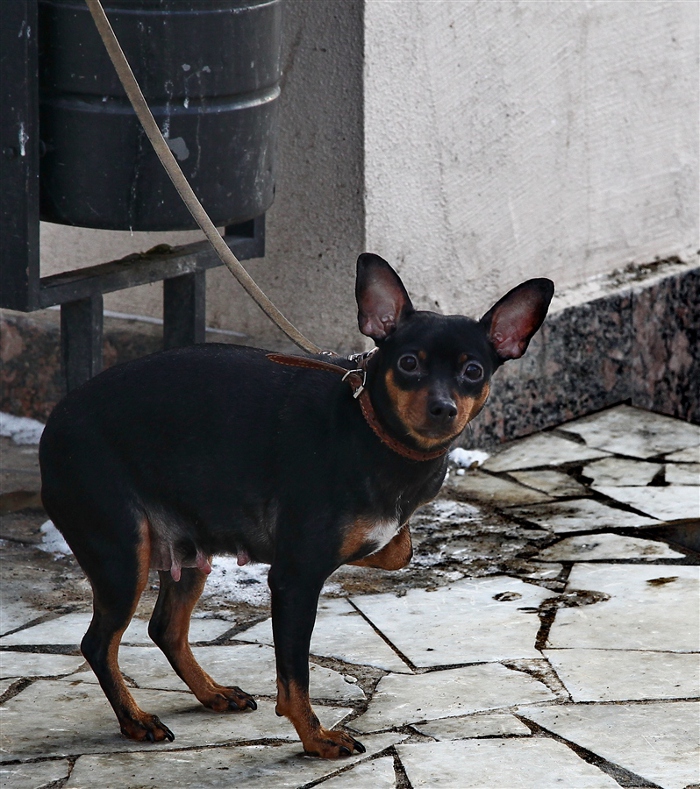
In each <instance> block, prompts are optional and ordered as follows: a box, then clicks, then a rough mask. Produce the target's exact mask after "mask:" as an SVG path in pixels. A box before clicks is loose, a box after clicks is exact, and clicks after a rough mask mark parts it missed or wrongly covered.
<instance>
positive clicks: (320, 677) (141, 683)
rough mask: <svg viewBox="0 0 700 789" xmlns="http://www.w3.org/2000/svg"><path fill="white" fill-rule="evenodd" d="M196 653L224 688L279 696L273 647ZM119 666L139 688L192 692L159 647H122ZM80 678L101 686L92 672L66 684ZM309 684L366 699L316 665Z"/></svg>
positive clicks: (335, 697) (315, 693)
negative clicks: (235, 688) (235, 687)
mask: <svg viewBox="0 0 700 789" xmlns="http://www.w3.org/2000/svg"><path fill="white" fill-rule="evenodd" d="M192 652H193V654H194V656H195V658H196V660H197V661H198V662H199V663H200V665H201V666H202V668H203V669H204V670H205V671H206V672H207V674H209V675H210V676H211V677H213V678H214V680H215V681H216V682H218V683H220V684H221V685H227V686H231V685H237V686H239V687H241V688H243V690H245V691H246V692H248V693H251V694H252V695H254V696H258V695H262V696H276V694H277V682H276V676H277V671H276V667H275V651H274V649H272V648H271V647H267V646H263V645H262V644H257V645H253V644H240V645H238V646H232V647H231V646H210V647H194V648H193V650H192ZM81 662H82V661H81ZM119 667H120V668H121V670H122V673H123V674H125V675H126V676H127V677H129V678H130V679H132V680H133V681H134V682H135V683H136V685H137V686H138V687H139V688H148V689H151V690H178V691H187V690H188V688H187V686H186V685H185V683H184V682H183V681H182V680H181V679H180V678H179V677H178V676H177V674H176V673H175V671H174V670H173V668H172V666H171V665H170V663H169V662H168V660H167V658H166V657H165V655H164V654H163V653H162V652H161V651H160V649H158V647H121V649H120V650H119ZM76 678H80V679H82V680H83V681H84V682H89V683H92V684H97V677H96V676H95V675H94V674H93V673H92V671H91V670H90V669H88V670H87V671H85V672H81V673H80V674H75V675H73V676H69V677H64V681H65V682H70V681H72V680H73V679H76ZM309 681H310V692H311V697H312V698H313V699H326V700H329V701H335V702H345V703H347V702H353V701H361V700H362V699H364V698H365V694H364V693H363V691H362V689H361V688H360V687H359V686H358V685H355V684H353V683H351V682H348V681H346V680H345V679H344V678H343V675H342V674H339V673H338V672H337V671H333V670H332V669H329V668H325V667H323V666H317V665H315V664H313V663H312V664H311V666H310V667H309Z"/></svg>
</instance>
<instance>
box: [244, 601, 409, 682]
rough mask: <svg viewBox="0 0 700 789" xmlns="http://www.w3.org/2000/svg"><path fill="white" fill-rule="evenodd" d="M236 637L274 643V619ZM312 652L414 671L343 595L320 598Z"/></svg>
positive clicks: (398, 669)
mask: <svg viewBox="0 0 700 789" xmlns="http://www.w3.org/2000/svg"><path fill="white" fill-rule="evenodd" d="M234 638H236V639H240V640H241V641H255V642H257V643H261V644H268V645H269V644H272V620H271V619H267V620H265V621H264V622H260V623H259V624H257V625H254V626H253V627H251V628H248V630H244V631H243V632H241V633H238V635H236V636H235V637H234ZM311 654H312V655H319V656H322V657H332V658H336V659H337V660H343V661H345V662H346V663H356V664H358V665H363V666H374V667H375V668H381V669H384V670H385V671H394V672H405V673H411V669H410V668H409V667H408V666H407V665H406V664H405V663H404V661H403V660H401V658H400V657H399V656H398V655H397V654H396V653H395V652H394V650H393V649H392V648H391V647H390V646H388V645H387V644H386V643H385V642H384V641H383V640H382V638H381V637H380V636H378V635H377V633H376V632H375V631H374V630H373V628H372V626H371V625H370V624H368V623H367V621H366V620H365V619H363V617H362V616H360V614H358V613H357V611H356V610H355V609H354V608H353V607H352V605H350V603H349V602H348V601H347V600H343V599H340V598H335V599H334V598H321V601H320V603H319V607H318V615H317V617H316V625H315V627H314V632H313V636H312V637H311Z"/></svg>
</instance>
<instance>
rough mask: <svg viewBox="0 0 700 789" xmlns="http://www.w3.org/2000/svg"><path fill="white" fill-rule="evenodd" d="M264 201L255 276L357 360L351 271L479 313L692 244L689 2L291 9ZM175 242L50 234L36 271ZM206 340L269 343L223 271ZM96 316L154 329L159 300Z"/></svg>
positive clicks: (141, 292)
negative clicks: (387, 268)
mask: <svg viewBox="0 0 700 789" xmlns="http://www.w3.org/2000/svg"><path fill="white" fill-rule="evenodd" d="M285 12H286V19H285V45H284V59H283V63H284V65H285V81H284V85H283V94H282V96H283V100H282V101H283V103H282V114H281V123H282V129H281V135H280V144H279V149H278V162H279V167H278V182H277V197H276V200H275V204H274V206H273V208H272V209H271V211H270V212H269V214H268V245H267V255H266V257H265V259H264V260H260V261H252V262H250V263H249V264H246V265H247V266H248V268H249V270H250V271H251V273H252V274H253V275H254V276H255V277H256V279H257V280H258V282H259V283H260V285H261V286H262V287H263V288H264V289H265V290H266V291H267V292H268V294H269V295H270V296H271V297H272V298H273V300H275V301H276V303H277V304H278V306H279V307H280V308H281V309H282V310H283V311H284V312H286V313H287V314H288V317H289V318H290V319H291V320H292V321H294V322H295V323H297V325H298V326H299V328H301V329H302V330H303V331H305V332H306V333H307V334H308V335H309V336H310V337H311V338H312V339H313V340H314V341H316V342H317V343H319V344H321V345H324V346H326V347H332V348H338V349H341V350H349V349H350V348H357V347H358V346H359V344H360V341H359V339H358V338H359V335H358V333H357V329H356V324H355V308H354V303H353V276H354V260H355V258H356V256H357V254H358V253H359V252H361V251H364V250H365V249H368V250H371V251H375V252H378V253H379V254H382V255H383V256H384V257H386V258H387V259H388V260H389V261H390V262H392V263H393V264H395V265H396V266H397V268H398V270H399V272H400V273H401V274H402V276H403V277H404V280H405V282H406V284H407V286H408V288H409V291H410V292H411V293H412V295H413V296H414V300H415V302H416V304H417V306H421V307H427V308H430V307H432V308H437V309H439V310H440V311H444V312H465V313H467V314H473V315H479V314H481V313H482V312H484V311H485V310H486V309H487V308H488V307H489V306H490V304H491V303H492V302H493V301H494V300H495V299H496V298H498V297H499V296H500V295H502V293H504V292H505V291H506V290H507V289H508V288H510V287H512V286H514V285H515V284H517V283H518V282H520V281H521V280H523V279H526V278H527V277H531V276H541V275H543V276H550V277H552V278H553V279H554V280H555V282H556V283H557V285H558V287H560V288H563V287H572V286H573V287H576V286H578V285H580V284H582V283H584V282H587V281H588V280H589V279H590V278H591V277H594V276H596V275H603V274H606V273H609V272H611V271H612V270H613V269H616V268H620V267H622V266H624V265H626V264H628V263H640V264H641V263H647V262H650V261H652V260H654V259H655V258H664V257H668V256H671V255H679V256H680V257H682V258H684V259H686V260H688V259H690V257H691V255H692V254H693V253H694V252H695V251H696V249H697V245H698V225H697V220H698V181H697V158H698V132H697V119H698V4H697V2H695V0H688V1H687V2H686V1H685V0H632V1H630V2H628V0H533V1H525V2H521V1H520V0H287V2H286V8H285ZM177 235H178V234H157V235H156V234H135V235H134V236H133V237H129V234H128V233H126V234H124V233H119V234H113V233H103V232H101V231H87V230H80V229H72V228H62V227H59V226H44V228H43V233H42V244H43V250H42V267H43V271H44V273H51V272H53V271H56V270H59V269H66V268H72V267H73V265H75V263H78V264H83V265H87V264H94V263H97V262H102V261H105V260H108V259H111V258H114V257H120V256H122V255H124V254H127V253H128V252H132V251H135V250H137V249H140V250H145V249H148V248H150V247H151V246H153V245H154V244H156V243H160V242H161V241H167V242H168V243H178V239H177ZM208 278H209V296H208V320H207V322H208V323H209V324H210V325H213V326H218V327H222V328H228V329H233V330H238V331H243V332H245V333H246V334H248V335H250V336H251V337H252V338H253V339H254V340H255V342H257V343H258V344H262V345H274V344H277V343H279V335H278V334H277V332H276V331H275V330H274V329H272V328H270V327H269V326H268V324H267V323H266V319H264V318H263V317H262V316H261V314H260V313H259V312H258V310H257V308H256V307H255V306H253V305H252V304H251V303H249V302H248V301H247V300H246V297H245V296H244V295H243V294H241V293H240V291H239V289H238V286H237V285H236V284H235V283H234V282H233V281H232V279H231V276H230V275H229V274H228V272H226V271H225V270H217V271H214V272H210V273H209V274H208ZM106 303H107V306H108V308H111V309H113V310H120V311H122V312H130V313H134V312H136V313H144V314H150V315H156V316H157V315H160V311H161V296H160V286H158V285H156V286H148V287H145V288H140V289H137V291H128V292H124V293H120V294H114V295H112V296H109V297H108V298H107V300H106Z"/></svg>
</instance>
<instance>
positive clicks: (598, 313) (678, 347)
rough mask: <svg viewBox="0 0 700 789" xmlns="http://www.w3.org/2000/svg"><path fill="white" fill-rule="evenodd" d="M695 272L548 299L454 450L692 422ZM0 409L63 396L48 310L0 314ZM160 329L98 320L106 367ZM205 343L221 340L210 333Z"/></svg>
mask: <svg viewBox="0 0 700 789" xmlns="http://www.w3.org/2000/svg"><path fill="white" fill-rule="evenodd" d="M698 305H700V267H699V266H695V267H693V266H691V265H688V264H682V263H680V262H679V261H665V262H663V263H657V264H653V265H652V266H648V267H641V268H636V269H633V270H630V271H627V272H619V273H618V274H616V275H615V277H612V278H608V279H607V280H605V281H601V282H600V283H599V284H598V285H596V286H593V287H590V286H589V287H587V288H586V289H580V292H579V294H578V297H575V298H573V299H572V298H568V299H567V296H566V294H564V295H563V297H560V298H559V299H558V306H557V304H555V305H554V307H553V310H552V312H551V313H550V315H549V317H548V318H547V321H546V322H545V325H544V326H543V328H542V330H541V331H540V332H539V333H538V335H537V336H536V337H535V339H534V340H533V342H532V344H531V346H530V349H529V350H528V352H527V354H526V355H525V356H524V357H523V358H522V359H520V360H518V361H514V362H508V363H507V364H506V365H504V366H503V367H502V368H501V369H500V370H499V371H498V372H497V373H496V375H495V377H494V380H493V386H492V392H491V396H490V398H489V401H488V403H487V405H486V407H485V408H484V410H483V412H482V413H481V414H480V416H479V417H478V418H477V419H476V420H475V422H474V423H472V426H471V427H470V429H469V431H468V432H467V433H466V434H465V437H464V441H463V443H464V444H465V445H470V446H479V447H485V448H488V447H493V446H495V445H496V444H498V443H500V442H502V441H506V440H509V439H512V438H516V437H518V436H523V435H527V434H529V433H533V432H535V431H537V430H542V429H544V428H547V427H553V426H555V425H558V424H561V423H562V422H565V421H567V420H569V419H574V418H577V417H580V416H585V415H586V414H589V413H592V412H594V411H599V410H600V409H602V408H607V407H609V406H612V405H615V404H617V403H621V402H629V403H631V404H633V405H637V406H640V407H642V408H647V409H649V410H652V411H657V412H659V413H663V414H669V415H671V416H676V417H680V418H682V419H686V420H688V421H692V422H696V423H700V364H699V363H698V355H700V337H699V336H698V334H699V330H700V315H699V313H700V310H699V307H698ZM0 328H1V330H2V333H1V342H0V358H1V359H2V372H1V373H0V387H1V390H0V409H1V410H3V411H8V412H10V413H13V414H17V415H21V416H32V417H34V418H36V419H40V420H42V421H45V420H46V418H47V417H48V415H49V413H50V412H51V409H52V408H53V407H54V405H55V404H56V403H57V402H58V401H59V400H60V398H61V397H62V395H63V383H62V379H61V368H60V352H59V316H58V312H56V311H45V312H43V313H35V314H29V315H25V314H22V313H17V312H11V311H7V310H6V311H3V312H1V313H0ZM161 336H162V329H161V327H159V326H154V325H150V324H146V323H143V322H140V321H132V320H124V319H117V318H107V319H105V332H104V361H105V366H111V365H112V364H116V363H118V362H122V361H127V360H128V359H133V358H136V357H138V356H143V355H145V354H147V353H152V352H154V351H157V350H158V349H159V348H160V347H161V343H162V339H161ZM207 339H208V340H216V341H221V340H222V339H223V340H224V341H225V340H226V339H230V338H226V337H225V336H224V337H222V336H221V335H212V336H208V337H207Z"/></svg>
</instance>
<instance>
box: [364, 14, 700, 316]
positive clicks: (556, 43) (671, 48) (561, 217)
mask: <svg viewBox="0 0 700 789" xmlns="http://www.w3.org/2000/svg"><path fill="white" fill-rule="evenodd" d="M365 19H366V34H365V35H366V62H365V113H366V117H365V178H366V195H367V197H366V214H367V244H368V246H369V247H370V248H372V249H374V250H376V251H377V252H379V253H380V254H383V255H384V256H386V257H388V258H389V259H390V260H395V261H397V262H398V265H399V269H400V271H401V273H402V274H405V277H406V280H407V281H408V282H410V283H411V286H412V288H411V289H412V292H414V293H415V292H417V293H419V294H420V298H419V299H418V301H419V302H420V304H421V305H422V306H426V307H429V306H430V305H431V304H433V305H437V306H439V308H440V309H441V310H443V311H445V312H460V311H466V312H467V313H480V312H482V311H484V310H485V309H486V308H487V307H488V306H489V305H490V303H491V302H492V301H493V300H495V299H496V298H498V297H499V296H500V295H501V294H502V293H503V292H505V291H506V290H507V289H508V288H509V287H511V286H513V285H515V284H517V283H518V282H519V281H521V280H522V279H525V278H527V277H530V276H536V275H546V276H549V277H552V278H553V279H554V280H555V281H556V283H557V286H558V287H565V286H572V285H577V284H579V283H581V282H583V281H585V280H586V279H587V278H589V277H591V276H594V275H598V274H604V273H607V272H610V271H611V270H612V269H614V268H617V267H620V266H623V265H625V264H627V263H631V262H632V263H644V262H648V261H652V260H654V259H655V258H657V257H662V258H663V257H668V256H671V255H680V256H681V257H687V256H688V255H689V254H691V253H692V252H694V251H695V250H696V249H697V245H698V226H697V217H698V182H697V151H698V136H697V118H698V76H697V74H698V72H697V68H698V65H697V54H698V49H697V47H698V38H697V37H698V7H697V3H696V2H675V0H671V1H670V2H665V1H664V0H659V1H658V2H637V1H636V0H635V1H634V2H627V1H626V0H613V1H612V2H607V1H606V0H595V1H593V2H589V1H587V0H577V1H576V2H572V1H569V2H566V1H562V0H554V1H549V0H536V2H518V1H515V0H506V1H505V2H502V1H501V0H489V1H486V0H477V1H476V2H471V1H469V0H439V1H437V2H436V0H411V1H410V2H386V0H367V4H366V11H365Z"/></svg>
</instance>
